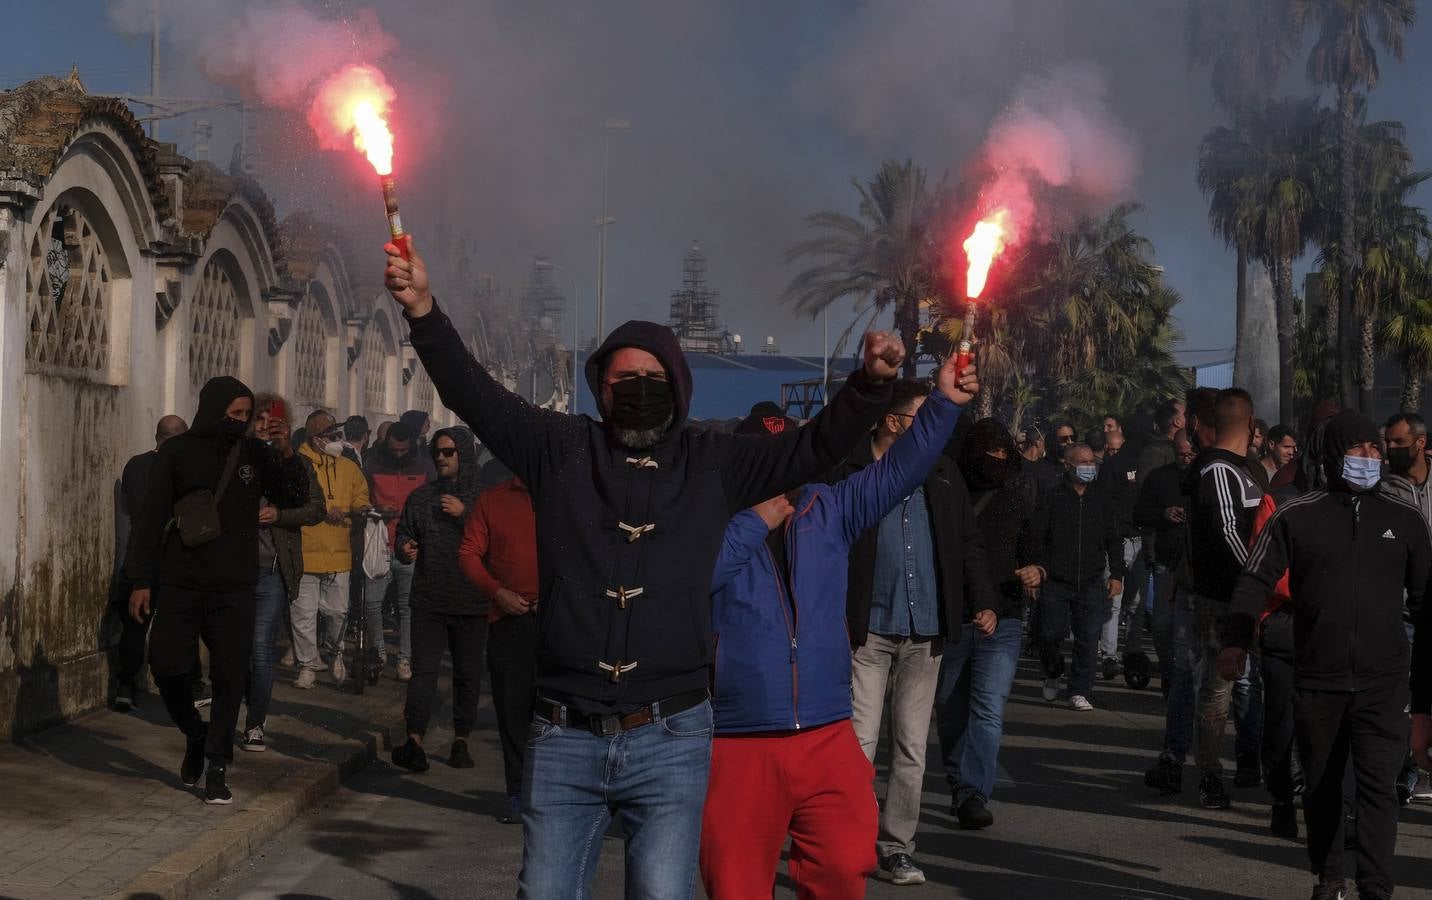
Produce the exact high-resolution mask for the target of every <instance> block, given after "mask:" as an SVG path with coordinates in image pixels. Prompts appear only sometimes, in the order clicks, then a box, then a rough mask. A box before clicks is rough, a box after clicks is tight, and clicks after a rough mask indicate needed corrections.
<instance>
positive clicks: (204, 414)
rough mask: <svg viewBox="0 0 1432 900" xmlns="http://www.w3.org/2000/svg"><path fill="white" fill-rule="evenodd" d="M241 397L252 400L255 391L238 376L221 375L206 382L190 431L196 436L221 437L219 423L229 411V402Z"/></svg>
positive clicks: (200, 390) (201, 390)
mask: <svg viewBox="0 0 1432 900" xmlns="http://www.w3.org/2000/svg"><path fill="white" fill-rule="evenodd" d="M240 397H248V398H249V401H250V402H252V401H253V399H254V392H253V391H251V390H249V386H248V385H246V384H244V383H243V382H242V381H240V380H239V379H237V378H234V377H232V376H229V375H220V376H218V377H217V378H210V379H209V380H208V381H206V382H204V386H203V387H202V388H200V389H199V409H198V411H197V412H195V413H194V421H193V424H192V425H190V426H189V432H188V433H189V434H191V435H193V436H194V437H203V438H215V437H220V436H221V432H220V430H219V425H220V423H221V422H223V420H224V413H225V412H227V411H228V409H229V404H230V403H233V402H234V401H235V400H237V399H238V398H240Z"/></svg>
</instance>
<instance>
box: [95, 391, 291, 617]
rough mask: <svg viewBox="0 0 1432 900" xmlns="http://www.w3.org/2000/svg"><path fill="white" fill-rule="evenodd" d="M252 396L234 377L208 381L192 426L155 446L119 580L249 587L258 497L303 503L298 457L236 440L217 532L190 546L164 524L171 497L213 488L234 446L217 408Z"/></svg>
mask: <svg viewBox="0 0 1432 900" xmlns="http://www.w3.org/2000/svg"><path fill="white" fill-rule="evenodd" d="M253 396H254V395H253V392H252V391H250V390H249V389H248V387H246V386H245V385H244V383H243V382H241V381H239V380H238V379H237V378H229V377H227V376H225V377H220V378H211V379H210V380H209V381H208V383H206V384H205V385H204V387H203V389H202V390H201V391H200V392H199V410H198V412H196V413H195V414H194V424H193V426H192V427H191V428H190V429H189V430H188V431H186V432H185V433H184V434H181V435H178V436H177V437H172V438H170V439H169V440H167V441H165V442H164V446H162V447H160V448H159V455H158V456H157V457H155V459H154V468H153V470H152V471H151V473H150V476H149V490H148V493H147V494H146V496H145V498H144V505H143V507H142V508H141V509H140V512H139V518H138V520H137V521H136V522H135V525H134V528H133V530H132V531H131V532H130V536H129V549H128V552H127V553H126V555H125V563H124V572H125V577H126V578H128V579H129V581H130V582H131V583H132V584H133V585H134V586H135V587H136V588H148V587H153V586H155V585H166V584H167V585H173V586H176V587H183V588H189V589H192V590H211V591H225V592H228V591H242V590H246V589H248V588H251V587H253V586H254V584H255V583H256V582H257V581H258V568H259V497H260V496H263V497H267V498H268V500H269V502H270V503H272V504H273V505H274V506H276V507H278V508H279V509H292V508H295V507H301V506H303V505H304V504H305V503H306V502H307V501H308V486H309V485H308V479H309V475H308V470H307V469H306V468H305V467H304V465H303V462H302V460H300V459H299V458H298V455H297V454H294V455H293V456H291V457H289V458H288V459H286V460H284V459H280V458H279V455H278V452H277V451H275V450H274V449H273V448H271V447H269V446H267V445H266V444H264V443H263V442H262V441H257V440H254V439H253V438H248V437H241V438H239V439H238V440H239V442H240V446H239V458H238V461H237V463H236V465H235V468H234V474H233V477H232V478H230V479H229V484H228V487H227V488H226V489H225V490H224V496H223V497H221V498H220V500H219V521H220V523H221V526H222V527H221V531H220V534H219V536H218V537H217V538H215V539H214V540H213V541H211V542H209V543H208V544H205V545H204V546H202V547H195V548H192V549H191V548H189V547H186V546H184V544H183V542H182V541H180V540H179V536H178V534H177V533H175V531H174V530H173V528H172V527H171V526H172V520H173V518H174V504H175V502H176V501H178V500H180V499H181V498H183V497H186V496H188V495H189V494H191V493H193V492H194V491H197V490H210V491H213V490H216V489H217V488H218V486H219V479H220V478H221V477H222V475H223V472H224V465H225V463H226V462H227V461H228V458H229V451H230V449H231V448H232V447H233V446H234V442H233V441H232V440H230V439H229V438H226V437H224V435H223V434H222V432H221V431H220V424H221V422H222V421H223V419H224V413H225V412H226V411H227V410H228V408H229V404H231V403H233V402H234V400H236V399H238V398H239V397H248V398H249V399H250V400H252V399H253Z"/></svg>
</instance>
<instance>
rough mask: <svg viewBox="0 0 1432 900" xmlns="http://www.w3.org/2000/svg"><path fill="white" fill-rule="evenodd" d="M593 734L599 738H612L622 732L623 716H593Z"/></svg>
mask: <svg viewBox="0 0 1432 900" xmlns="http://www.w3.org/2000/svg"><path fill="white" fill-rule="evenodd" d="M590 724H591V726H592V734H594V735H596V736H597V737H611V736H612V735H614V734H617V733H618V732H620V731H621V730H622V717H621V716H592V718H591V722H590Z"/></svg>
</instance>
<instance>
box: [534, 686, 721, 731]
mask: <svg viewBox="0 0 1432 900" xmlns="http://www.w3.org/2000/svg"><path fill="white" fill-rule="evenodd" d="M710 696H711V695H710V694H709V693H707V691H706V689H705V688H701V689H699V690H695V691H687V692H686V693H684V694H676V695H674V696H671V697H667V698H665V699H662V700H653V701H652V702H650V703H647V704H645V705H643V706H641V707H639V708H638V709H635V710H633V711H631V712H629V713H627V714H625V715H615V714H613V715H609V716H584V715H582V714H581V713H580V712H577V711H576V710H575V709H573V708H572V707H571V705H570V704H568V703H563V702H562V701H560V700H552V699H550V698H548V697H538V698H537V709H536V713H537V715H538V716H539V717H540V718H543V719H546V720H547V721H548V722H551V723H552V724H553V725H558V726H562V727H566V728H581V729H584V730H588V731H590V732H591V733H592V734H594V735H596V736H597V737H611V736H612V735H614V734H620V733H621V732H623V731H631V730H632V729H633V728H640V727H642V726H643V725H650V724H651V723H653V722H660V721H661V720H662V719H666V718H669V717H671V716H674V715H676V714H678V713H684V712H686V711H687V710H688V709H691V708H692V707H695V706H700V705H701V704H702V703H705V702H706V701H707V700H708V699H710Z"/></svg>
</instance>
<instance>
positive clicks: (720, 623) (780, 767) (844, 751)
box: [701, 357, 988, 900]
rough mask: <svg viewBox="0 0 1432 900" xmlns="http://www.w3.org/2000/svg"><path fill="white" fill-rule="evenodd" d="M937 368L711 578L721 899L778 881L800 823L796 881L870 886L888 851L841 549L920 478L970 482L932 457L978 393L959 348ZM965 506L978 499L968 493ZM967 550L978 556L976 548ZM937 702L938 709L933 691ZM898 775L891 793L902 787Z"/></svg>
mask: <svg viewBox="0 0 1432 900" xmlns="http://www.w3.org/2000/svg"><path fill="white" fill-rule="evenodd" d="M936 381H937V382H938V385H939V386H938V388H937V390H935V391H934V392H933V393H932V392H931V391H930V387H929V384H928V383H927V382H915V381H909V382H901V383H900V385H901V388H907V387H908V389H909V390H911V391H913V392H917V393H916V394H915V396H916V397H917V398H919V400H920V402H919V403H918V404H909V403H907V404H906V406H905V408H906V409H907V410H909V411H910V412H911V414H912V415H913V419H911V420H910V422H909V424H908V426H907V425H903V424H902V425H901V426H900V431H901V436H900V438H899V439H898V440H894V441H892V442H890V443H889V445H888V448H887V447H886V446H881V447H880V450H881V451H883V452H881V453H880V455H879V459H878V460H876V461H872V462H870V463H869V464H868V465H865V466H863V467H862V468H860V469H859V470H858V471H855V472H852V473H851V474H850V475H849V476H848V477H847V478H845V479H844V480H842V481H838V482H836V483H835V484H833V485H826V484H810V485H806V486H805V487H803V488H800V489H797V490H794V491H789V492H787V493H785V494H781V495H778V496H776V497H774V498H772V499H770V500H767V501H766V502H764V503H760V504H757V505H756V506H755V507H753V508H751V509H749V510H746V511H744V512H741V513H738V514H737V515H736V516H735V517H734V518H732V519H731V522H730V524H729V525H727V527H726V539H725V544H724V547H723V548H722V551H721V556H720V558H719V559H718V561H717V563H716V572H715V574H714V575H713V576H712V579H711V593H712V627H713V629H714V631H715V635H716V638H717V644H716V663H715V669H714V671H715V678H714V685H715V689H714V698H713V701H712V706H713V708H714V711H715V722H716V739H715V742H714V745H713V747H712V764H711V782H710V785H709V787H708V790H707V803H706V810H705V814H704V818H703V826H702V832H701V877H702V882H703V883H704V885H705V887H706V893H707V896H708V897H710V898H712V900H726V898H739V900H744V898H747V897H758V896H764V895H768V894H770V893H771V891H772V889H773V887H774V884H775V878H776V869H777V867H778V865H779V860H780V855H781V848H782V846H784V844H785V843H786V840H787V838H788V837H789V839H790V840H791V853H790V874H791V878H792V880H793V881H795V883H796V891H797V894H798V895H800V896H803V897H822V898H826V897H828V898H857V897H864V896H865V887H866V878H867V877H868V876H869V875H870V873H871V872H872V871H874V870H875V868H876V864H877V860H876V855H875V850H876V839H877V827H878V823H877V816H878V813H879V810H878V808H877V806H876V803H875V797H874V796H873V795H872V794H871V791H870V786H871V783H872V781H873V780H874V770H873V769H872V768H870V766H869V763H868V758H867V756H866V754H865V752H864V748H863V747H862V746H861V743H862V741H861V738H860V737H858V736H857V729H856V728H855V727H854V726H853V725H852V724H851V717H852V714H853V706H852V689H851V668H852V663H851V658H850V655H849V653H848V652H846V648H848V647H849V645H850V638H849V637H848V636H847V633H846V622H845V619H844V616H845V613H846V608H847V598H846V589H847V585H846V579H845V577H844V573H843V572H841V571H840V567H839V561H840V559H841V558H842V557H846V556H850V555H851V554H852V547H853V546H858V543H859V542H860V541H861V540H863V538H862V536H863V535H864V534H867V533H868V532H869V531H870V530H871V529H873V528H874V527H875V526H877V525H881V520H882V519H884V518H885V517H886V516H887V514H889V513H891V511H892V509H898V507H899V506H900V504H901V499H902V498H906V497H908V496H910V495H911V494H912V493H913V492H915V491H920V490H922V488H921V485H922V483H924V484H925V487H924V489H923V490H924V491H925V492H926V493H927V494H928V493H929V492H930V488H931V484H930V483H929V479H930V478H937V477H945V478H948V477H950V476H953V479H954V480H956V481H958V479H959V474H958V472H954V471H953V469H952V468H947V469H946V470H945V472H943V473H942V475H939V476H936V475H934V474H933V472H932V469H931V467H932V466H938V465H939V464H940V463H941V462H946V464H947V461H944V460H942V457H941V451H942V450H943V449H944V447H945V445H946V444H947V443H948V442H949V440H950V438H951V435H952V434H953V432H954V428H955V423H956V422H957V421H958V420H959V419H960V418H961V416H960V411H961V408H962V407H963V406H964V405H965V404H967V403H969V401H970V400H971V399H972V398H973V392H972V391H969V392H967V391H965V390H963V389H962V388H961V387H960V386H959V384H958V382H957V379H956V372H955V359H954V358H953V357H951V358H950V359H948V360H946V362H945V364H944V365H943V366H941V368H940V370H939V373H938V374H937V377H936ZM901 393H903V392H902V391H897V400H896V401H894V403H895V404H898V403H899V402H900V400H899V399H898V397H899V396H900V394H901ZM892 407H894V404H892ZM915 407H918V409H917V408H915ZM891 419H894V420H895V421H898V422H902V423H903V421H904V420H903V417H900V416H898V415H887V417H886V423H887V424H888V423H889V422H890V420H891ZM795 427H796V424H795V422H794V421H791V420H789V419H787V418H785V417H784V416H779V415H777V416H771V415H764V414H761V413H760V412H757V413H755V414H753V415H751V416H748V417H747V418H746V419H745V420H744V421H743V422H742V423H741V424H740V425H738V426H737V428H736V433H737V434H780V433H783V432H784V431H785V430H786V429H788V428H789V429H792V430H794V428H795ZM882 433H883V426H882ZM877 440H880V438H877ZM934 471H939V470H938V469H935V470H934ZM957 490H958V489H956V488H953V487H951V486H946V487H945V491H947V492H955V491H957ZM958 496H959V499H963V496H962V492H961V493H960V495H958ZM907 502H908V501H907ZM955 507H956V511H957V512H959V511H966V512H967V511H968V501H966V502H965V503H964V504H963V506H962V505H960V504H959V503H956V505H955ZM942 524H943V523H942ZM881 527H882V528H883V525H881ZM978 540H979V538H978V535H975V537H974V541H975V542H976V543H977V542H978ZM965 549H966V550H969V551H970V555H971V556H974V555H976V551H977V549H978V548H971V547H966V548H965ZM833 563H834V565H832V564H833ZM956 577H957V578H958V579H959V582H958V583H956V584H955V585H954V586H953V587H952V589H951V590H950V591H949V592H948V593H947V594H946V597H947V599H949V600H950V601H952V602H951V607H952V608H951V609H949V610H947V612H948V613H950V614H952V615H954V616H958V615H959V614H960V613H959V610H960V604H959V597H960V596H961V594H962V593H963V580H964V579H963V575H962V573H961V574H959V575H957V576H956ZM985 593H986V594H988V591H986V592H985ZM987 603H988V598H987V597H983V598H981V599H980V600H978V601H973V602H972V604H971V605H974V606H978V607H979V608H980V609H982V610H983V609H985V608H986V605H987ZM867 615H868V614H867ZM900 687H901V685H900V684H899V682H896V689H897V690H899V689H900ZM910 690H911V692H914V691H916V690H919V688H918V687H917V686H911V688H910ZM880 693H881V697H880V702H881V703H883V702H884V692H883V691H881V692H880ZM854 694H855V696H856V697H857V699H856V703H860V702H861V700H862V699H863V700H864V704H865V705H866V706H867V708H868V707H869V705H870V702H869V701H870V697H869V696H866V697H864V698H861V697H860V689H859V688H857V689H856V690H855V692H854ZM923 709H924V718H925V721H926V723H928V722H929V718H930V705H929V702H928V700H927V701H926V702H925V703H924V706H923ZM877 721H878V714H877ZM904 730H905V729H903V728H900V727H898V726H897V732H902V731H904ZM922 762H923V760H922ZM916 781H917V783H918V778H917V779H916ZM896 790H897V789H896V788H895V787H893V786H892V788H891V799H890V804H887V805H888V806H889V805H894V804H895V803H897V802H898V799H897V798H896V796H895V791H896ZM910 829H911V832H912V833H913V829H914V822H913V821H912V822H911V824H910ZM882 843H883V841H882ZM881 868H882V871H886V870H887V869H888V867H887V866H885V865H882V866H881Z"/></svg>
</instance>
